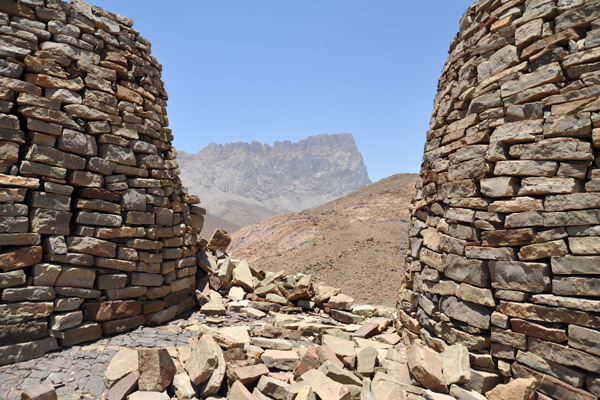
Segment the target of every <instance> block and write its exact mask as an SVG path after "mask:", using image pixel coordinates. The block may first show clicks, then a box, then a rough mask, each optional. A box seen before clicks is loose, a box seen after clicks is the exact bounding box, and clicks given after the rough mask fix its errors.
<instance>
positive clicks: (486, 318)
mask: <svg viewBox="0 0 600 400" xmlns="http://www.w3.org/2000/svg"><path fill="white" fill-rule="evenodd" d="M440 311H442V312H443V313H444V314H446V315H447V316H449V317H450V318H453V319H456V320H458V321H462V322H464V323H466V324H468V325H471V326H474V327H476V328H481V329H489V327H490V315H491V314H492V310H491V309H489V308H487V307H483V306H480V305H478V304H472V303H467V302H464V301H462V300H459V299H457V298H456V297H446V298H444V299H442V301H441V303H440Z"/></svg>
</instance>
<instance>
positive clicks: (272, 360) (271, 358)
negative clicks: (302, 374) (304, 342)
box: [260, 349, 300, 371]
mask: <svg viewBox="0 0 600 400" xmlns="http://www.w3.org/2000/svg"><path fill="white" fill-rule="evenodd" d="M260 358H261V360H262V361H263V363H264V364H265V365H266V366H267V367H269V368H276V369H280V370H284V371H292V370H293V369H294V368H296V365H297V364H298V362H299V361H300V357H299V356H298V353H296V352H295V351H291V350H290V351H284V350H272V349H268V350H266V351H265V352H264V353H262V355H261V356H260Z"/></svg>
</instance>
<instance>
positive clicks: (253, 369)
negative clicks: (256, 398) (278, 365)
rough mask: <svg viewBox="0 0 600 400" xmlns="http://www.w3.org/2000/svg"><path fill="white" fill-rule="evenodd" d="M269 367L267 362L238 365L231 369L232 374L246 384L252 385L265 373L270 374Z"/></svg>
mask: <svg viewBox="0 0 600 400" xmlns="http://www.w3.org/2000/svg"><path fill="white" fill-rule="evenodd" d="M269 372H270V371H269V368H267V366H266V365H265V364H255V365H247V366H245V367H236V368H233V369H232V370H231V376H232V377H233V378H234V379H235V380H236V381H239V382H242V383H243V384H244V385H252V384H253V383H255V382H256V381H258V380H259V379H260V377H261V376H263V375H268V374H269Z"/></svg>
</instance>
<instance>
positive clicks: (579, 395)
mask: <svg viewBox="0 0 600 400" xmlns="http://www.w3.org/2000/svg"><path fill="white" fill-rule="evenodd" d="M599 98H600V1H598V0H502V1H500V0H476V1H474V2H473V5H472V6H471V7H469V9H468V10H467V11H466V12H465V14H464V16H463V18H462V19H461V21H460V32H459V33H458V35H457V36H456V38H455V39H454V40H453V41H452V43H451V45H450V50H449V56H448V59H447V62H446V65H445V67H444V69H443V71H442V75H441V78H440V80H439V84H438V94H437V96H436V98H435V103H434V109H433V115H432V118H431V123H430V130H429V131H428V132H427V142H426V144H425V153H424V156H423V162H422V166H421V173H420V178H419V179H418V182H417V194H416V197H415V201H414V209H413V212H412V220H411V226H410V228H409V229H410V233H409V236H410V237H409V246H410V250H409V254H408V256H407V263H406V270H407V273H406V279H405V282H404V287H403V289H402V290H401V292H400V295H399V301H398V324H399V326H402V327H403V328H402V329H403V330H402V336H403V337H404V338H405V339H406V340H407V341H408V342H410V341H411V340H414V339H415V338H420V339H421V340H423V341H424V342H425V343H426V344H427V345H428V346H430V347H431V348H434V349H436V350H437V351H440V352H441V351H445V349H446V348H447V346H449V345H454V344H463V345H464V346H466V347H467V348H468V349H469V353H470V357H471V358H472V359H474V360H477V362H476V363H475V365H476V369H477V370H478V371H479V370H481V371H482V372H478V374H483V376H486V377H488V374H490V373H491V374H493V375H490V376H489V377H488V378H487V379H495V380H496V381H501V380H502V379H503V378H508V377H513V378H535V379H537V380H538V381H540V382H542V383H541V384H540V386H539V387H538V392H539V394H538V398H544V399H546V398H553V399H581V400H583V399H586V400H587V399H589V400H591V399H596V398H597V397H598V396H600V301H599V300H598V297H599V296H600V230H599V227H600V219H599V218H600V186H599V185H598V183H599V182H600V158H599V152H598V149H600V140H599V138H600V101H599ZM483 371H491V372H483Z"/></svg>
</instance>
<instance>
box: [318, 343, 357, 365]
mask: <svg viewBox="0 0 600 400" xmlns="http://www.w3.org/2000/svg"><path fill="white" fill-rule="evenodd" d="M321 344H322V345H323V346H327V348H329V349H331V351H332V352H333V353H334V354H335V355H336V356H337V357H338V358H339V359H340V360H341V361H342V363H343V364H344V365H345V366H347V367H348V368H354V365H355V363H356V348H355V347H354V342H352V341H350V340H344V339H340V338H337V337H335V336H331V335H323V337H322V338H321Z"/></svg>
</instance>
